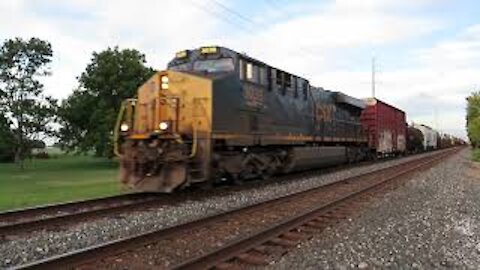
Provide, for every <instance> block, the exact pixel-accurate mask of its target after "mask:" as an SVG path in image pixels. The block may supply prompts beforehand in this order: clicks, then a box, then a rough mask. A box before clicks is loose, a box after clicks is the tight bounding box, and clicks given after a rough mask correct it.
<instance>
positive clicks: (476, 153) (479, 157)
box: [472, 148, 480, 162]
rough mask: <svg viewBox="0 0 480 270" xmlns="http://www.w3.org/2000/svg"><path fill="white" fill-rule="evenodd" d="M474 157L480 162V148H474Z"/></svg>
mask: <svg viewBox="0 0 480 270" xmlns="http://www.w3.org/2000/svg"><path fill="white" fill-rule="evenodd" d="M472 159H473V160H475V161H478V162H480V149H479V148H477V149H473V151H472Z"/></svg>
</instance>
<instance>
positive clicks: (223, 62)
mask: <svg viewBox="0 0 480 270" xmlns="http://www.w3.org/2000/svg"><path fill="white" fill-rule="evenodd" d="M234 69H235V66H234V64H233V59H232V58H221V59H209V60H197V61H195V62H194V63H193V70H194V71H206V72H229V71H233V70H234Z"/></svg>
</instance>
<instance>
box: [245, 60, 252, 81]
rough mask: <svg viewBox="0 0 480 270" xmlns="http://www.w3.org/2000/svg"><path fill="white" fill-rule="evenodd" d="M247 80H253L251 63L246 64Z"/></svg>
mask: <svg viewBox="0 0 480 270" xmlns="http://www.w3.org/2000/svg"><path fill="white" fill-rule="evenodd" d="M246 78H247V80H249V81H251V80H253V65H252V63H247V76H246Z"/></svg>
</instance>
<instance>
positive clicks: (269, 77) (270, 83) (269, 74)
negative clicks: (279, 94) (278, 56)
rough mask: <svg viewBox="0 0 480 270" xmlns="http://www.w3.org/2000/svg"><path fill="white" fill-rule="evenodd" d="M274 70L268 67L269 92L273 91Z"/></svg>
mask: <svg viewBox="0 0 480 270" xmlns="http://www.w3.org/2000/svg"><path fill="white" fill-rule="evenodd" d="M272 74H273V72H272V69H271V68H269V67H267V89H268V91H272Z"/></svg>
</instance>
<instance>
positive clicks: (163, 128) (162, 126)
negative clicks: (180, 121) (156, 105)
mask: <svg viewBox="0 0 480 270" xmlns="http://www.w3.org/2000/svg"><path fill="white" fill-rule="evenodd" d="M158 127H159V128H160V130H167V129H168V123H167V122H161V123H160V124H159V125H158Z"/></svg>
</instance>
